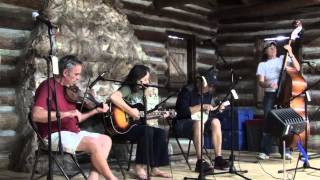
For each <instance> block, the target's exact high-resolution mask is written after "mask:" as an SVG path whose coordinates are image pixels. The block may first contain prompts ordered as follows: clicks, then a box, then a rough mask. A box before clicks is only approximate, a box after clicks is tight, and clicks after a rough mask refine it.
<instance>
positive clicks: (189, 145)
mask: <svg viewBox="0 0 320 180" xmlns="http://www.w3.org/2000/svg"><path fill="white" fill-rule="evenodd" d="M167 120H168V121H167V123H168V125H169V136H168V138H170V137H173V138H175V140H176V142H177V144H178V147H179V149H180V153H175V154H171V156H177V155H182V156H183V157H184V159H185V161H186V163H187V165H188V167H189V169H190V170H192V169H191V166H190V163H189V157H190V149H191V142H192V139H190V138H187V137H180V136H178V134H177V133H176V132H175V129H174V127H173V124H172V119H167ZM179 139H187V140H189V143H188V150H187V153H185V152H184V150H183V148H182V146H181V143H180V140H179ZM168 143H169V140H168ZM203 149H204V150H205V153H206V156H207V158H208V159H210V162H211V164H212V165H213V162H212V160H211V158H210V153H209V152H208V150H207V148H206V147H205V146H203Z"/></svg>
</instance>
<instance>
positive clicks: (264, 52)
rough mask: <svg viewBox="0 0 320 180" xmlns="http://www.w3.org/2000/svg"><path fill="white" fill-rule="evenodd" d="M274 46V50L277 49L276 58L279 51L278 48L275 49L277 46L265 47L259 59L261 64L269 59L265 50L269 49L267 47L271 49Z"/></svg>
mask: <svg viewBox="0 0 320 180" xmlns="http://www.w3.org/2000/svg"><path fill="white" fill-rule="evenodd" d="M272 45H273V46H275V47H276V49H277V55H276V56H277V57H278V56H279V51H278V47H277V45H275V44H270V46H268V47H265V48H264V49H263V50H262V53H263V54H262V57H261V62H265V61H267V60H268V59H269V58H268V55H267V49H268V48H269V47H271V46H272Z"/></svg>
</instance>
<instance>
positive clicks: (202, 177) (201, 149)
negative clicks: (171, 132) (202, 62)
mask: <svg viewBox="0 0 320 180" xmlns="http://www.w3.org/2000/svg"><path fill="white" fill-rule="evenodd" d="M200 79H201V87H200V112H201V114H200V124H201V126H200V132H201V136H200V142H201V143H200V144H201V145H200V146H201V148H200V159H201V161H202V159H203V134H202V132H203V113H202V112H203V92H202V91H203V79H202V78H200ZM206 175H209V174H204V172H203V167H202V164H201V166H200V172H199V176H198V178H190V177H184V178H183V179H184V180H187V179H198V180H205V179H206V177H205V176H206Z"/></svg>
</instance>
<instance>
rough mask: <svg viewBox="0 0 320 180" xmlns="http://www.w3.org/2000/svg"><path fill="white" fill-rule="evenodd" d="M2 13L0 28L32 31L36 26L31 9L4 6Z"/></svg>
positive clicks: (0, 9)
mask: <svg viewBox="0 0 320 180" xmlns="http://www.w3.org/2000/svg"><path fill="white" fill-rule="evenodd" d="M0 12H1V13H0V28H9V29H21V30H31V29H32V28H33V27H34V25H35V22H34V21H33V20H32V16H31V14H32V10H31V9H26V8H22V7H15V6H11V5H3V6H0Z"/></svg>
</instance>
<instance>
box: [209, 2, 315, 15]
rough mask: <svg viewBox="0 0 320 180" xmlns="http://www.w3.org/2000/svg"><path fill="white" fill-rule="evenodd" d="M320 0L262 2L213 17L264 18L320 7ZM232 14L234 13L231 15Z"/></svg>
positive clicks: (223, 11)
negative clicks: (303, 8)
mask: <svg viewBox="0 0 320 180" xmlns="http://www.w3.org/2000/svg"><path fill="white" fill-rule="evenodd" d="M319 4H320V1H319V0H305V1H301V0H290V1H272V2H262V3H258V4H254V5H249V6H243V7H237V8H229V9H223V10H219V9H218V10H217V11H216V12H215V13H213V14H212V16H211V17H217V16H218V17H219V19H236V18H244V17H264V16H274V15H278V14H283V13H285V12H290V11H292V10H293V9H296V8H302V7H307V6H312V5H319ZM230 12H232V13H230Z"/></svg>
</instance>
